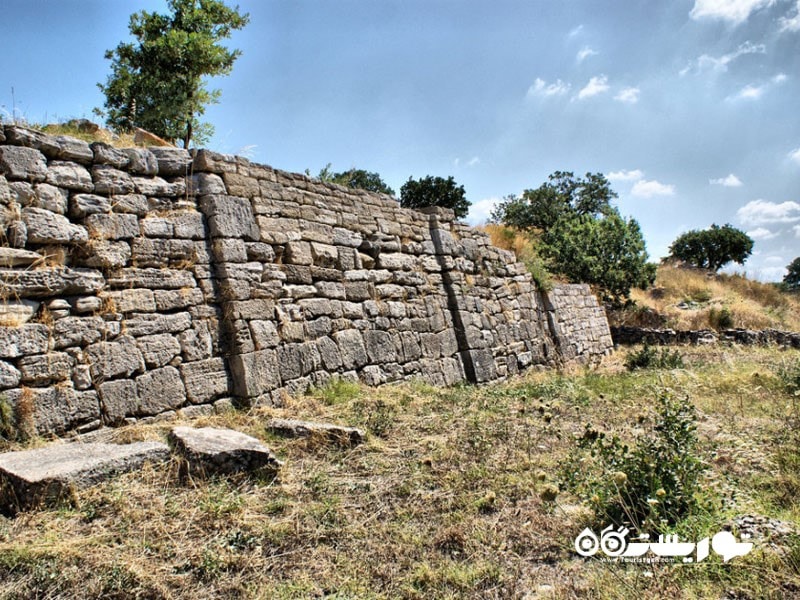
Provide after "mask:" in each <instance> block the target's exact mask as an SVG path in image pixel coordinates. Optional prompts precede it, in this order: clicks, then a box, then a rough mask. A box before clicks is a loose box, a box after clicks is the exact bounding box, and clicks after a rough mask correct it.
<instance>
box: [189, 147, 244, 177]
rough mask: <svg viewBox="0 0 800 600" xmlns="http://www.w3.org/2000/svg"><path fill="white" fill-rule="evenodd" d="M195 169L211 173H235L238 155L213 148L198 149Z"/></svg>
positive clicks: (195, 157)
mask: <svg viewBox="0 0 800 600" xmlns="http://www.w3.org/2000/svg"><path fill="white" fill-rule="evenodd" d="M194 170H195V171H208V172H211V173H226V172H227V173H235V172H236V157H235V156H233V155H231V154H220V153H219V152H212V151H211V150H198V151H197V153H196V154H195V156H194Z"/></svg>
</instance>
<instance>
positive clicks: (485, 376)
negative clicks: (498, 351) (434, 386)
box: [460, 349, 497, 383]
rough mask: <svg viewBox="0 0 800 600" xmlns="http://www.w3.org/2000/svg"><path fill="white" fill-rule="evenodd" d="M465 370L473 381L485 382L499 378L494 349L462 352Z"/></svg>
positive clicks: (468, 377)
mask: <svg viewBox="0 0 800 600" xmlns="http://www.w3.org/2000/svg"><path fill="white" fill-rule="evenodd" d="M460 356H461V362H462V363H463V365H464V372H465V373H466V376H467V379H468V380H469V381H470V382H471V383H485V382H487V381H492V380H494V379H497V366H496V364H495V360H494V356H493V355H492V351H491V350H488V349H480V350H466V351H464V352H461V354H460Z"/></svg>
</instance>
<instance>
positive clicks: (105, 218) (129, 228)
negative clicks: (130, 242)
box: [84, 213, 139, 240]
mask: <svg viewBox="0 0 800 600" xmlns="http://www.w3.org/2000/svg"><path fill="white" fill-rule="evenodd" d="M84 224H85V225H86V229H87V230H88V231H89V236H90V237H92V238H99V239H103V240H124V239H130V238H135V237H137V236H138V235H139V219H138V218H137V217H136V215H128V214H116V213H114V214H110V215H109V214H93V215H89V216H88V217H86V220H85V221H84Z"/></svg>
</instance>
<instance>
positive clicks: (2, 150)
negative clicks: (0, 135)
mask: <svg viewBox="0 0 800 600" xmlns="http://www.w3.org/2000/svg"><path fill="white" fill-rule="evenodd" d="M0 174H2V175H5V176H6V177H7V178H8V179H19V180H23V181H30V182H35V181H44V180H45V178H46V177H47V161H46V160H45V157H44V155H43V154H42V153H41V152H39V151H38V150H35V149H34V148H24V147H18V146H2V147H0Z"/></svg>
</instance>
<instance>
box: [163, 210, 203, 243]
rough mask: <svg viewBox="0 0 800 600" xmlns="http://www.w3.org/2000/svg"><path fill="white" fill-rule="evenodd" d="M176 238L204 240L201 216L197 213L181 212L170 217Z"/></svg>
mask: <svg viewBox="0 0 800 600" xmlns="http://www.w3.org/2000/svg"><path fill="white" fill-rule="evenodd" d="M170 219H171V220H172V223H173V226H174V235H175V237H176V238H185V239H190V240H204V239H205V238H206V225H205V221H204V220H203V214H202V213H199V212H182V213H177V214H174V215H171V216H170Z"/></svg>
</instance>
